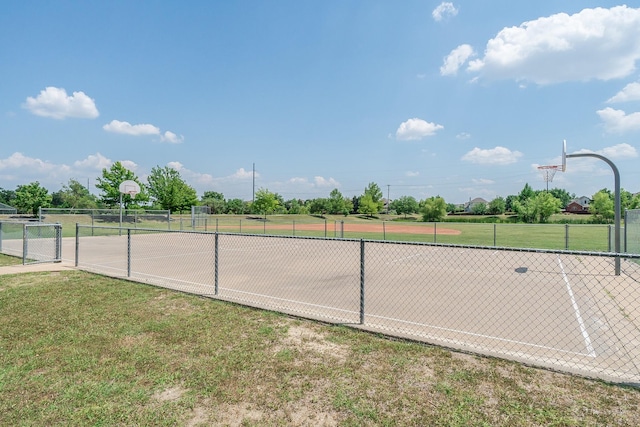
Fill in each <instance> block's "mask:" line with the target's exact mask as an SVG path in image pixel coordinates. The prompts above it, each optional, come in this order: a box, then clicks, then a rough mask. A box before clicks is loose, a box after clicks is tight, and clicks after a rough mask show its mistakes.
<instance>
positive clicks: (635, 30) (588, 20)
mask: <svg viewBox="0 0 640 427" xmlns="http://www.w3.org/2000/svg"><path fill="white" fill-rule="evenodd" d="M639 59H640V9H633V8H630V7H627V6H624V5H623V6H616V7H612V8H611V9H604V8H595V9H584V10H582V11H581V12H579V13H576V14H574V15H568V14H566V13H558V14H555V15H551V16H549V17H542V18H538V19H536V20H533V21H528V22H524V23H523V24H521V25H520V26H518V27H510V28H504V29H502V30H501V31H500V32H499V33H498V34H497V35H496V37H494V38H493V39H491V40H489V41H488V42H487V45H486V48H485V51H484V56H483V57H482V58H481V59H477V60H474V61H471V62H470V63H469V66H468V71H471V72H478V73H482V75H483V76H484V77H487V78H494V79H515V80H518V81H531V82H535V83H538V84H551V83H558V82H565V81H586V80H591V79H599V80H610V79H615V78H621V77H626V76H629V75H630V74H632V73H633V72H634V71H635V69H636V67H635V63H636V61H638V60H639Z"/></svg>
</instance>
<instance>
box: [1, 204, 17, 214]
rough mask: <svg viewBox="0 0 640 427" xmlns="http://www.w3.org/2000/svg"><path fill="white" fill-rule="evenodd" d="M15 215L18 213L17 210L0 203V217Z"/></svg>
mask: <svg viewBox="0 0 640 427" xmlns="http://www.w3.org/2000/svg"><path fill="white" fill-rule="evenodd" d="M16 213H18V210H17V209H16V208H14V207H13V206H9V205H5V204H4V203H0V215H15V214H16Z"/></svg>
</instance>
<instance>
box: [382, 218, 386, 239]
mask: <svg viewBox="0 0 640 427" xmlns="http://www.w3.org/2000/svg"><path fill="white" fill-rule="evenodd" d="M382 240H387V227H386V224H385V222H384V221H382Z"/></svg>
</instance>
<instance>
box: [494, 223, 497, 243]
mask: <svg viewBox="0 0 640 427" xmlns="http://www.w3.org/2000/svg"><path fill="white" fill-rule="evenodd" d="M497 226H498V224H496V223H495V222H494V223H493V246H498V245H497V244H496V228H497Z"/></svg>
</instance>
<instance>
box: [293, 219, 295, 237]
mask: <svg viewBox="0 0 640 427" xmlns="http://www.w3.org/2000/svg"><path fill="white" fill-rule="evenodd" d="M293 235H294V236H295V235H296V220H295V219H294V220H293Z"/></svg>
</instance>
